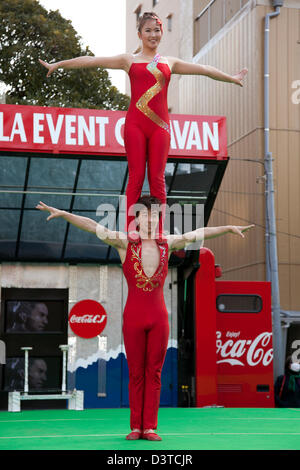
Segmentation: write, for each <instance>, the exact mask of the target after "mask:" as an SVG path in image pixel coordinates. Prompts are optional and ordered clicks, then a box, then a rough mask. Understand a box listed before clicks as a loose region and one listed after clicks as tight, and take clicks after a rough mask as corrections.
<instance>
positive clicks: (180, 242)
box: [167, 224, 254, 251]
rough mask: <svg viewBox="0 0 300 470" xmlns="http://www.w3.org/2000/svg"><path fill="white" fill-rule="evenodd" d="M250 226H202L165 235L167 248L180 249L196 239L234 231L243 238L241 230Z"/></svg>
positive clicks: (243, 230)
mask: <svg viewBox="0 0 300 470" xmlns="http://www.w3.org/2000/svg"><path fill="white" fill-rule="evenodd" d="M252 227H254V225H253V224H252V225H246V226H240V225H239V226H237V225H225V226H221V227H204V228H198V229H197V230H193V231H192V232H186V233H183V234H182V235H169V236H168V237H167V238H168V241H169V250H170V251H177V250H182V249H183V248H185V247H187V246H188V245H190V244H191V243H194V242H196V241H198V240H204V239H210V238H216V237H219V236H221V235H225V234H226V233H234V234H236V235H239V236H240V237H242V238H245V237H244V235H243V232H245V231H246V230H249V229H250V228H252Z"/></svg>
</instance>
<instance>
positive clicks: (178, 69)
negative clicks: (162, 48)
mask: <svg viewBox="0 0 300 470" xmlns="http://www.w3.org/2000/svg"><path fill="white" fill-rule="evenodd" d="M168 60H169V64H170V67H171V70H172V73H177V74H180V75H205V76H207V77H209V78H212V79H214V80H220V81H222V82H229V83H235V84H236V85H240V86H243V84H242V80H243V78H244V77H245V75H246V74H247V72H248V69H246V68H244V69H242V70H241V71H240V72H239V73H237V74H236V75H228V74H227V73H224V72H222V71H221V70H219V69H217V68H216V67H213V66H211V65H201V64H193V63H191V62H186V61H184V60H181V59H177V58H175V57H170V58H168Z"/></svg>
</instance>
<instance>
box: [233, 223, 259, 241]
mask: <svg viewBox="0 0 300 470" xmlns="http://www.w3.org/2000/svg"><path fill="white" fill-rule="evenodd" d="M229 227H230V228H229V232H230V233H235V234H236V235H239V236H240V237H242V238H245V235H243V232H246V230H249V229H250V228H252V227H255V225H254V224H251V225H229Z"/></svg>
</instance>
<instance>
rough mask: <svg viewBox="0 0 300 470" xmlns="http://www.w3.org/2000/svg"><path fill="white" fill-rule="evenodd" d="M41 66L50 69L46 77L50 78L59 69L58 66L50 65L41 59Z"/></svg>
mask: <svg viewBox="0 0 300 470" xmlns="http://www.w3.org/2000/svg"><path fill="white" fill-rule="evenodd" d="M39 62H40V64H42V65H43V66H44V67H46V69H48V73H47V75H46V77H50V75H51V74H52V73H53V72H54V71H55V70H57V69H58V65H57V64H56V63H54V64H48V62H45V61H44V60H41V59H39Z"/></svg>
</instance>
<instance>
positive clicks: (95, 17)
mask: <svg viewBox="0 0 300 470" xmlns="http://www.w3.org/2000/svg"><path fill="white" fill-rule="evenodd" d="M39 3H40V4H41V5H42V6H43V7H44V8H46V9H47V10H48V11H49V10H59V11H60V13H61V15H62V16H63V17H64V18H66V19H68V20H71V21H72V25H73V27H74V29H75V30H76V31H77V33H78V34H79V35H80V36H81V38H82V39H81V41H82V44H83V46H89V48H90V50H91V51H92V52H93V53H94V54H95V55H96V56H112V55H116V54H121V53H123V52H126V37H125V28H126V0H84V1H81V0H39ZM53 60H54V61H55V57H53ZM107 71H108V73H109V75H110V78H111V81H112V84H113V85H115V86H116V87H117V88H118V89H119V91H120V92H122V93H125V72H124V71H123V70H110V69H109V70H107Z"/></svg>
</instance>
